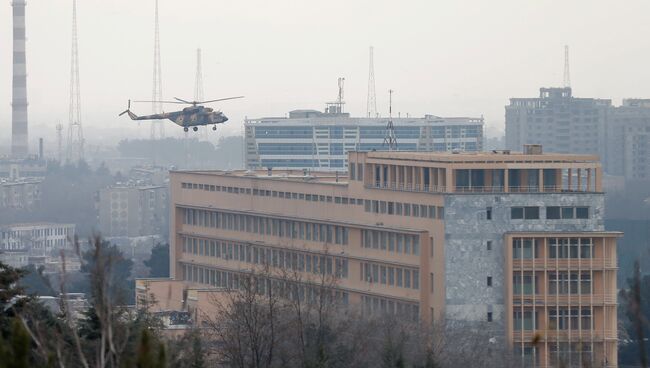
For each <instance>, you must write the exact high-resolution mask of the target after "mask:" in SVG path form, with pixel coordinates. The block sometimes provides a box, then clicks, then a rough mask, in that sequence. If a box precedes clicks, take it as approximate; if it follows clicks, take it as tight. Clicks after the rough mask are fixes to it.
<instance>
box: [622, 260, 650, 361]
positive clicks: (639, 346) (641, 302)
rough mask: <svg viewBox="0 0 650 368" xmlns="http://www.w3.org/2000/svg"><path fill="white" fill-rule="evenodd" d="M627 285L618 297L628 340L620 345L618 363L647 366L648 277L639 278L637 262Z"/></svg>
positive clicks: (649, 346)
mask: <svg viewBox="0 0 650 368" xmlns="http://www.w3.org/2000/svg"><path fill="white" fill-rule="evenodd" d="M627 284H628V287H627V288H625V289H623V290H621V291H620V294H619V295H620V300H621V304H622V305H621V310H622V319H623V325H624V326H625V330H626V332H627V334H628V336H629V337H630V339H627V341H626V342H625V343H624V344H621V345H620V348H619V363H620V364H630V365H633V364H639V363H641V364H642V365H643V366H647V361H648V357H649V356H650V344H648V342H647V341H645V340H646V339H647V338H648V337H649V336H650V323H649V321H650V275H644V276H641V274H640V271H639V263H638V261H637V262H636V263H635V272H634V276H633V277H632V278H629V279H628V280H627ZM644 362H645V364H644Z"/></svg>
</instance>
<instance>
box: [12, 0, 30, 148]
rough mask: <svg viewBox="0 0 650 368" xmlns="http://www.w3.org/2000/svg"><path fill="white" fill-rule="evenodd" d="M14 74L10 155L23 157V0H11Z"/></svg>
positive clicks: (25, 67)
mask: <svg viewBox="0 0 650 368" xmlns="http://www.w3.org/2000/svg"><path fill="white" fill-rule="evenodd" d="M11 6H12V7H13V20H14V55H13V56H14V76H13V84H12V86H13V95H12V96H13V99H12V102H11V155H12V156H14V157H25V156H27V154H28V153H29V149H28V148H29V146H28V143H27V64H26V61H25V0H13V1H12V2H11Z"/></svg>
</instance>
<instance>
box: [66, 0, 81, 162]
mask: <svg viewBox="0 0 650 368" xmlns="http://www.w3.org/2000/svg"><path fill="white" fill-rule="evenodd" d="M67 148H68V152H67V160H68V161H69V162H73V161H81V160H83V159H84V134H83V129H82V127H81V92H80V90H79V51H78V45H77V0H72V56H71V65H70V106H69V111H68V147H67Z"/></svg>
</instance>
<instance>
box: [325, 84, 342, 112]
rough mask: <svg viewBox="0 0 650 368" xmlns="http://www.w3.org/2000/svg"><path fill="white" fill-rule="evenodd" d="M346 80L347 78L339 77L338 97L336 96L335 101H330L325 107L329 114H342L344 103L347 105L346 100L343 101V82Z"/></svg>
mask: <svg viewBox="0 0 650 368" xmlns="http://www.w3.org/2000/svg"><path fill="white" fill-rule="evenodd" d="M344 82H345V78H343V77H339V79H338V85H339V94H338V97H337V98H336V101H335V102H328V103H327V106H326V107H325V112H326V113H328V114H342V113H343V105H345V101H343V83H344Z"/></svg>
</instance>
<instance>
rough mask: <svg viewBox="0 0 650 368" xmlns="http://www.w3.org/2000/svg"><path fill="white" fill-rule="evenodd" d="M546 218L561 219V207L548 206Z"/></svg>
mask: <svg viewBox="0 0 650 368" xmlns="http://www.w3.org/2000/svg"><path fill="white" fill-rule="evenodd" d="M546 218H547V219H549V220H558V219H560V207H546Z"/></svg>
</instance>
